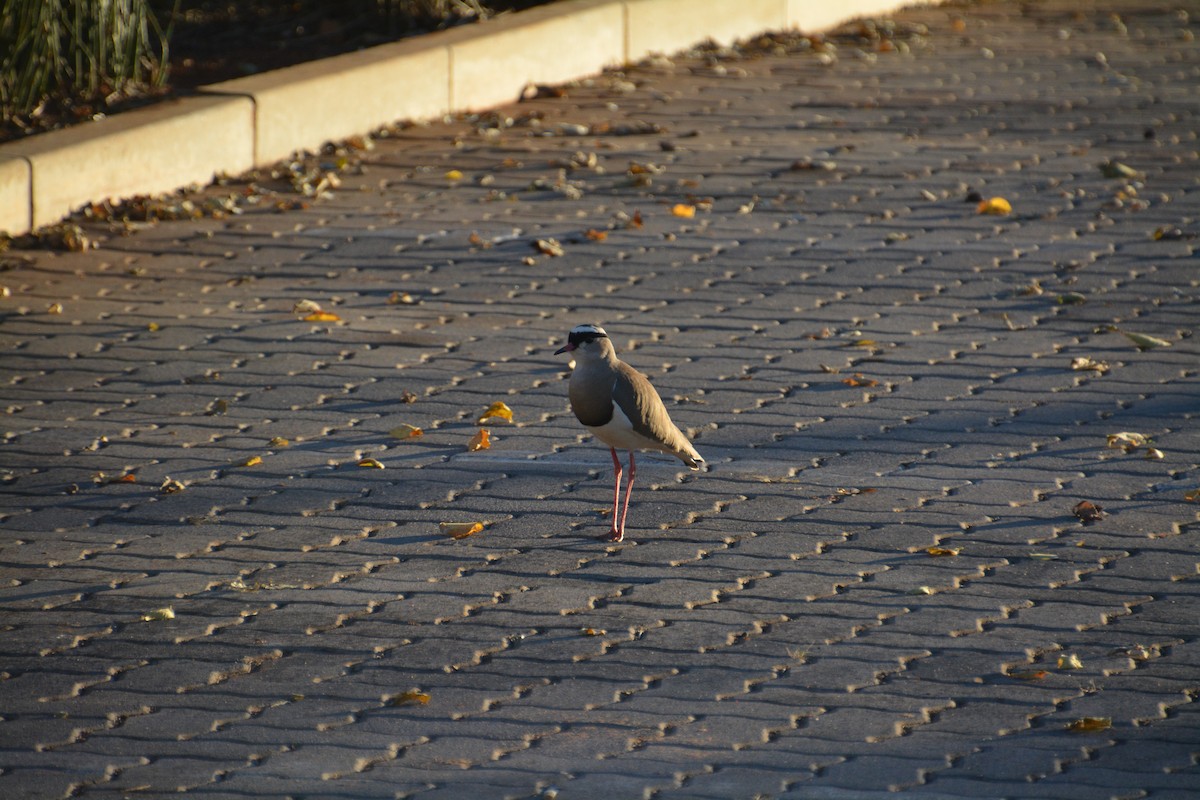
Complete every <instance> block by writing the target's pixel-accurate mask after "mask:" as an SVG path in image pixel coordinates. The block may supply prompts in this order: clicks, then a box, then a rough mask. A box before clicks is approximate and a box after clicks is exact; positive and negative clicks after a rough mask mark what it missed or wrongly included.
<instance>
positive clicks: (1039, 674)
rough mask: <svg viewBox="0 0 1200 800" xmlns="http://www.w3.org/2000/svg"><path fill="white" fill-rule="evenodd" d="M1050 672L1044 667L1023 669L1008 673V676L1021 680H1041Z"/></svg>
mask: <svg viewBox="0 0 1200 800" xmlns="http://www.w3.org/2000/svg"><path fill="white" fill-rule="evenodd" d="M1049 674H1050V673H1049V672H1047V671H1046V670H1044V669H1022V670H1018V671H1016V672H1010V673H1008V677H1010V678H1016V679H1017V680H1019V681H1040V680H1042V679H1043V678H1045V677H1046V676H1047V675H1049Z"/></svg>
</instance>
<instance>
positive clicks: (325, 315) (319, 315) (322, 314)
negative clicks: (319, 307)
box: [303, 311, 341, 322]
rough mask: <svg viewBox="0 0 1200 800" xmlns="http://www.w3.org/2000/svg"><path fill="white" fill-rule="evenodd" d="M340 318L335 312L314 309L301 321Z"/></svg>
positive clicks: (332, 320)
mask: <svg viewBox="0 0 1200 800" xmlns="http://www.w3.org/2000/svg"><path fill="white" fill-rule="evenodd" d="M340 319H341V317H339V316H338V315H337V314H335V313H333V312H332V311H314V312H312V313H311V314H309V315H308V316H306V317H304V319H303V321H304V322H337V321H338V320H340Z"/></svg>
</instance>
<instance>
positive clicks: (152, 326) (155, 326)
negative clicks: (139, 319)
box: [146, 322, 160, 333]
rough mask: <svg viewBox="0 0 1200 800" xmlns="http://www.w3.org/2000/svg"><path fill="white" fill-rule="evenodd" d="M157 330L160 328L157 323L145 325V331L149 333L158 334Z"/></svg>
mask: <svg viewBox="0 0 1200 800" xmlns="http://www.w3.org/2000/svg"><path fill="white" fill-rule="evenodd" d="M159 328H160V326H159V324H158V323H157V322H151V323H149V324H148V325H146V330H148V331H150V332H151V333H156V332H158V330H159Z"/></svg>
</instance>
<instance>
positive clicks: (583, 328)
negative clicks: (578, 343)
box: [571, 325, 608, 336]
mask: <svg viewBox="0 0 1200 800" xmlns="http://www.w3.org/2000/svg"><path fill="white" fill-rule="evenodd" d="M577 333H578V334H583V333H592V334H596V335H597V336H608V333H607V332H606V331H605V330H604V328H601V327H600V326H599V325H576V326H575V327H574V328H571V334H572V335H574V334H577Z"/></svg>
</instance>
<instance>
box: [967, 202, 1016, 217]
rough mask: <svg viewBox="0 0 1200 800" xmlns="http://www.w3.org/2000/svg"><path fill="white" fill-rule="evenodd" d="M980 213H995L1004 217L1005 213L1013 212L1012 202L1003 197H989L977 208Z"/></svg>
mask: <svg viewBox="0 0 1200 800" xmlns="http://www.w3.org/2000/svg"><path fill="white" fill-rule="evenodd" d="M975 211H976V212H977V213H979V214H993V215H995V216H998V217H1003V216H1004V215H1005V214H1011V213H1012V204H1011V203H1009V202H1008V201H1007V200H1005V199H1004V198H1003V197H989V198H988V199H987V200H984V201H983V202H981V203H980V204H979V206H978V207H977V208H976V209H975Z"/></svg>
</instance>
